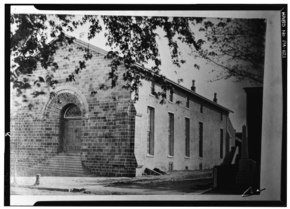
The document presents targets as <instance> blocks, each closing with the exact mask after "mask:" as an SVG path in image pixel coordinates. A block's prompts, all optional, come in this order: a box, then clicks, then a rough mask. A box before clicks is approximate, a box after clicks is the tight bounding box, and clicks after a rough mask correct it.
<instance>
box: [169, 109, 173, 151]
mask: <svg viewBox="0 0 290 209" xmlns="http://www.w3.org/2000/svg"><path fill="white" fill-rule="evenodd" d="M168 156H169V157H173V156H174V113H172V112H168Z"/></svg>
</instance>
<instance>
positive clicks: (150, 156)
mask: <svg viewBox="0 0 290 209" xmlns="http://www.w3.org/2000/svg"><path fill="white" fill-rule="evenodd" d="M146 157H149V158H154V155H150V154H147V155H146Z"/></svg>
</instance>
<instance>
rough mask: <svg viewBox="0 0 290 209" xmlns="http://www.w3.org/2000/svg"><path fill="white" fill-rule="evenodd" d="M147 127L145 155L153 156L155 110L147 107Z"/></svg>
mask: <svg viewBox="0 0 290 209" xmlns="http://www.w3.org/2000/svg"><path fill="white" fill-rule="evenodd" d="M147 114H148V127H147V155H149V156H154V141H155V108H154V107H151V106H148V107H147Z"/></svg>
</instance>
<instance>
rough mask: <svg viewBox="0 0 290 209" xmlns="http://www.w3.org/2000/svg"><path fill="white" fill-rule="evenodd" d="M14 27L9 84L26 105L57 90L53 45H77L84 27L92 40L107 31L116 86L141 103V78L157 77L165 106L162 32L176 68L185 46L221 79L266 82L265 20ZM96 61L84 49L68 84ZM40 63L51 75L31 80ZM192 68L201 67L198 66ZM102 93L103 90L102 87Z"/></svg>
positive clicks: (119, 20) (137, 19) (144, 19)
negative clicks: (78, 31)
mask: <svg viewBox="0 0 290 209" xmlns="http://www.w3.org/2000/svg"><path fill="white" fill-rule="evenodd" d="M10 22H11V32H10V49H11V50H10V53H11V54H10V55H11V70H10V75H11V76H10V80H11V84H12V87H13V89H15V90H16V91H17V95H18V96H22V97H23V101H27V99H26V98H27V95H25V93H24V91H25V90H26V89H34V91H33V93H32V94H33V97H36V96H39V95H42V94H45V92H44V91H43V90H36V89H35V87H40V86H41V85H46V86H47V87H49V88H52V89H53V88H54V87H55V86H56V84H57V80H55V79H54V76H53V73H54V72H55V71H56V70H57V69H58V65H57V63H56V62H54V59H53V55H54V53H55V52H56V50H57V45H56V44H52V43H53V42H54V41H56V38H57V40H59V41H61V42H64V43H65V44H71V43H73V40H74V38H73V37H72V38H70V37H68V36H66V35H65V33H66V32H72V31H74V30H76V29H77V28H78V27H82V26H84V25H89V31H88V33H87V34H86V35H87V37H88V39H92V38H94V37H95V36H96V35H97V34H98V33H99V32H101V31H104V32H105V37H106V39H107V43H106V44H107V45H108V46H110V47H111V51H109V52H108V54H107V55H106V57H105V58H107V59H110V60H111V65H110V66H111V72H110V73H109V75H108V79H110V80H111V86H112V87H114V86H115V85H116V81H117V80H118V79H124V81H126V85H125V86H124V88H128V89H130V90H131V91H135V93H136V94H135V95H136V98H135V99H138V91H137V90H138V87H139V86H140V85H141V80H142V79H152V78H154V80H155V82H158V83H159V84H160V85H161V87H162V89H163V92H156V96H157V97H161V98H162V99H161V102H163V101H164V98H165V97H166V93H165V92H166V90H168V89H170V88H171V86H170V85H169V83H168V82H167V81H166V78H165V77H164V76H162V75H160V66H161V64H162V60H161V58H160V52H159V48H158V42H157V39H158V38H160V31H162V32H163V33H164V34H165V35H164V37H161V38H166V39H167V40H168V46H169V50H170V55H171V60H172V63H173V64H174V65H176V66H178V67H180V66H181V65H182V64H184V63H186V60H184V59H182V51H181V50H180V45H181V44H186V45H187V46H188V47H189V48H190V49H191V52H192V54H193V56H195V57H200V58H203V59H205V60H206V61H207V62H209V63H212V64H214V66H215V67H216V69H219V71H220V72H221V73H220V75H219V76H218V77H217V79H228V78H231V77H234V78H236V79H237V80H244V79H246V80H250V81H252V82H255V83H257V84H262V82H263V68H264V66H263V63H264V40H265V37H264V36H265V28H266V24H265V21H264V20H262V19H254V20H253V19H249V20H243V19H208V18H199V17H148V16H92V15H84V16H82V17H79V16H71V15H34V14H12V15H11V18H10ZM53 38H55V39H53ZM91 58H92V54H91V53H90V51H89V50H88V49H85V50H84V56H83V60H80V61H79V66H77V67H76V70H75V71H74V72H73V73H72V74H71V75H69V76H68V78H67V81H68V82H73V81H74V80H75V74H78V73H80V72H81V71H82V69H84V68H85V67H86V61H87V60H89V59H91ZM37 63H40V64H41V66H42V67H43V68H44V69H46V70H47V71H48V72H49V73H47V75H46V76H45V77H44V76H39V77H37V78H32V76H31V74H32V73H33V72H34V71H35V70H36V66H37ZM146 63H150V64H151V66H152V67H151V70H144V71H140V70H137V68H140V67H141V68H142V67H143V66H144V64H146ZM121 64H123V65H124V66H125V67H126V69H127V70H126V72H125V73H124V74H123V77H122V78H119V77H118V76H117V73H116V72H117V71H118V66H120V65H121ZM193 67H194V68H196V69H200V68H201V66H199V65H198V64H194V66H193ZM181 81H182V79H180V80H179V81H178V82H181ZM100 88H104V86H103V85H100ZM51 94H52V96H53V93H52V92H51ZM94 94H95V91H94Z"/></svg>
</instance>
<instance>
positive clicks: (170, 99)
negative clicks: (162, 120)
mask: <svg viewBox="0 0 290 209" xmlns="http://www.w3.org/2000/svg"><path fill="white" fill-rule="evenodd" d="M169 101H170V102H173V90H170V95H169Z"/></svg>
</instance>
